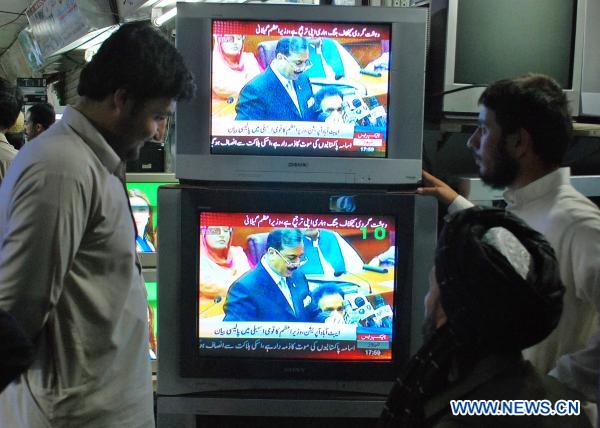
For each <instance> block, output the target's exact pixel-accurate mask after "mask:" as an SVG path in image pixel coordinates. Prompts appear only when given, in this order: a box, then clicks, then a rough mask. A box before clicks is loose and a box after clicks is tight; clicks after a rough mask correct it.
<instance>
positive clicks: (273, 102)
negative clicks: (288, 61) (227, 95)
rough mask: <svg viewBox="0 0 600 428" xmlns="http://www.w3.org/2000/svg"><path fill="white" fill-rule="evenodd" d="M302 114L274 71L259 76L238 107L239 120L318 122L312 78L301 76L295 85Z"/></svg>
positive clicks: (241, 96)
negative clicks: (314, 108) (314, 105)
mask: <svg viewBox="0 0 600 428" xmlns="http://www.w3.org/2000/svg"><path fill="white" fill-rule="evenodd" d="M294 88H295V89H296V95H297V96H298V104H299V105H300V110H301V112H298V109H297V108H296V105H295V104H294V102H293V101H292V99H291V98H290V96H289V94H288V93H287V91H286V90H285V88H284V87H283V85H282V84H281V82H280V81H279V79H278V78H277V76H276V75H275V73H274V72H273V70H272V69H271V67H270V66H269V67H267V69H266V70H265V72H264V73H262V74H260V75H258V76H256V77H255V78H254V79H252V80H251V81H250V82H248V83H247V84H246V86H244V87H243V88H242V91H241V92H240V98H239V101H238V103H237V105H236V106H235V110H236V112H237V115H236V117H235V119H236V120H295V121H302V120H303V121H314V120H316V117H315V113H314V110H313V109H312V108H311V107H313V104H314V102H315V99H314V98H313V92H312V87H311V85H310V81H309V80H308V77H306V76H305V75H304V74H301V75H300V77H298V79H297V80H296V81H295V82H294Z"/></svg>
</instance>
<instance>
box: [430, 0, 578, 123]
mask: <svg viewBox="0 0 600 428" xmlns="http://www.w3.org/2000/svg"><path fill="white" fill-rule="evenodd" d="M587 3H588V1H587V0H543V1H541V0H502V1H497V0H432V1H431V3H430V15H431V18H430V19H431V37H430V58H429V61H428V78H427V97H428V100H427V105H428V116H431V117H432V118H436V117H437V118H439V117H440V115H441V114H444V115H446V116H461V115H462V116H464V115H473V114H477V112H478V105H477V101H478V99H479V96H480V95H481V93H482V92H483V90H484V88H485V86H487V85H488V84H490V83H492V82H494V81H496V80H499V79H505V78H511V77H516V76H518V75H522V74H525V73H529V72H534V73H543V74H547V75H550V76H552V77H553V78H554V79H556V80H557V81H558V83H559V84H560V85H561V86H562V87H563V88H564V91H565V94H566V95H567V97H568V99H569V103H570V108H571V112H572V114H573V115H575V116H577V115H579V111H580V96H581V94H580V93H581V70H582V61H583V44H584V30H585V16H586V8H587ZM443 93H445V95H442V94H443Z"/></svg>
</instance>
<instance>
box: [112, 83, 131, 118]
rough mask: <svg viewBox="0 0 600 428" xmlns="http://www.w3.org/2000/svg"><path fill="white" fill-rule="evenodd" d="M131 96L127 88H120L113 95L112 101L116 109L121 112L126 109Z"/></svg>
mask: <svg viewBox="0 0 600 428" xmlns="http://www.w3.org/2000/svg"><path fill="white" fill-rule="evenodd" d="M130 98H131V97H130V96H129V93H128V92H127V89H123V88H119V89H117V90H116V91H115V92H113V95H112V103H113V105H114V107H115V109H116V110H117V111H118V112H119V113H120V112H122V111H125V106H126V105H127V102H128V101H129V99H130Z"/></svg>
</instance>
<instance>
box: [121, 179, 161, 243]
mask: <svg viewBox="0 0 600 428" xmlns="http://www.w3.org/2000/svg"><path fill="white" fill-rule="evenodd" d="M163 184H167V183H152V182H148V183H143V182H128V183H127V184H126V186H127V193H128V196H129V203H130V204H131V212H132V214H133V218H134V221H135V227H136V231H137V236H136V249H137V251H138V253H153V252H156V249H157V246H158V239H157V235H156V225H157V222H158V207H157V197H158V195H157V191H158V188H159V187H160V186H162V185H163Z"/></svg>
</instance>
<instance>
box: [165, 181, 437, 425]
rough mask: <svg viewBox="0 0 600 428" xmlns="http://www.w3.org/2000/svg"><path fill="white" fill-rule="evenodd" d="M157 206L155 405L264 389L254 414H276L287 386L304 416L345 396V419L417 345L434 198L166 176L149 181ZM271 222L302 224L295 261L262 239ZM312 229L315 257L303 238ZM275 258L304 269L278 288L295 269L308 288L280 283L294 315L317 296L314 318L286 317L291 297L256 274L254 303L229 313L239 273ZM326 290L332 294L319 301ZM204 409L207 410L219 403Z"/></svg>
mask: <svg viewBox="0 0 600 428" xmlns="http://www.w3.org/2000/svg"><path fill="white" fill-rule="evenodd" d="M159 206H160V207H161V217H160V220H159V227H160V229H161V230H170V231H171V233H169V234H167V235H163V236H162V237H161V251H160V253H159V264H160V269H159V282H160V288H159V300H160V306H159V310H160V319H159V336H160V341H159V358H160V367H159V374H158V376H159V378H158V381H159V383H158V394H159V409H160V408H161V400H162V398H161V397H163V398H165V400H166V401H169V400H168V399H169V397H170V396H179V395H185V396H186V397H190V398H191V397H193V394H196V393H197V394H200V395H202V394H204V396H205V397H206V394H208V395H210V394H218V396H222V397H225V396H227V397H230V398H235V397H238V398H243V397H246V398H253V399H258V398H261V397H262V398H264V403H262V402H261V403H262V404H261V406H262V410H261V411H262V412H264V414H265V415H267V414H269V413H270V412H271V413H270V414H272V415H273V414H280V415H281V411H282V410H281V409H279V410H274V409H273V408H270V406H271V405H270V404H268V403H269V402H270V400H269V398H271V399H272V398H274V396H273V394H276V395H277V396H278V397H279V398H280V399H283V396H284V395H285V394H293V395H294V397H295V398H294V400H299V401H295V402H296V403H300V402H303V403H304V404H305V405H306V407H305V408H303V410H300V413H301V414H298V415H296V416H315V415H316V413H312V414H311V413H310V412H322V411H323V410H324V407H325V406H324V405H323V404H322V403H321V402H319V403H320V404H319V403H315V401H314V399H315V395H314V394H320V395H319V396H322V397H326V398H324V400H338V401H336V404H335V405H334V408H335V410H332V408H331V407H330V408H329V409H328V410H326V412H331V411H334V412H339V411H340V407H338V406H343V408H344V409H346V410H347V411H348V412H349V414H352V415H354V416H357V413H359V414H360V413H361V412H365V414H361V415H360V416H361V417H374V416H377V415H378V412H380V411H381V407H380V406H381V405H382V401H383V400H384V399H385V397H386V396H387V393H388V392H389V387H390V386H391V382H392V381H393V379H394V378H395V376H397V374H398V370H399V368H400V365H401V364H402V363H403V362H405V361H406V358H407V357H408V355H409V354H410V353H411V351H413V352H414V350H416V349H417V348H418V346H419V345H420V343H421V333H420V332H421V324H422V320H423V297H424V295H425V293H426V291H427V289H428V284H427V281H428V280H427V278H428V274H429V270H430V269H431V266H432V265H433V255H434V248H435V236H436V219H437V216H436V209H435V201H432V200H430V199H429V198H417V197H415V196H414V195H405V194H398V193H387V192H377V191H366V190H365V191H363V192H360V191H358V192H353V193H352V194H346V195H344V194H339V193H336V192H332V191H330V190H311V191H308V190H304V191H300V190H288V189H286V190H252V189H249V190H243V191H242V190H239V189H233V188H216V187H211V188H197V187H192V186H169V187H162V188H161V189H160V190H159ZM167 206H168V207H169V209H168V210H165V209H164V207H167ZM281 228H287V229H300V230H301V231H302V233H304V235H305V236H304V237H303V241H302V242H303V244H302V246H303V256H301V255H299V254H296V256H297V260H296V258H294V260H291V258H292V257H291V255H290V254H288V253H287V252H286V251H284V250H280V253H277V252H276V251H274V249H273V248H270V247H269V246H268V245H267V239H268V236H269V234H270V233H273V232H274V231H275V230H277V229H281ZM316 230H318V231H319V234H318V235H317V234H316V233H315V231H316ZM315 236H318V240H317V244H318V245H317V246H318V247H319V248H320V254H319V252H318V251H317V250H316V249H315V248H316V247H315V246H314V245H313V244H309V239H310V240H312V242H313V243H314V242H315V239H317V238H315ZM342 241H343V242H342ZM335 242H337V244H334V243H335ZM225 248H228V249H229V250H228V251H223V250H224V249H225ZM335 248H337V249H335ZM341 248H344V250H342V249H341ZM344 252H345V253H344ZM265 254H268V256H265ZM279 256H281V257H282V258H283V259H285V260H283V259H282V260H281V263H284V262H285V263H287V262H290V263H291V264H293V266H292V268H293V267H297V265H299V264H300V265H301V266H300V267H298V271H300V274H299V273H298V272H295V273H294V275H293V276H292V277H291V281H290V282H289V283H288V287H289V288H298V289H303V290H305V291H306V289H304V288H303V287H305V285H304V284H305V283H304V279H302V278H306V281H307V285H306V287H307V289H308V290H309V293H308V294H307V295H306V296H304V295H303V297H302V298H298V297H297V294H296V291H292V292H291V297H290V298H291V300H292V302H293V305H294V310H293V311H294V313H296V314H298V315H297V316H300V315H299V314H301V313H303V312H302V311H303V310H306V311H308V308H309V307H310V306H311V305H313V304H314V305H317V307H318V308H320V309H321V310H322V311H323V313H324V315H325V316H324V317H321V318H305V319H303V320H298V321H296V320H290V319H284V317H282V316H281V312H280V311H281V310H283V308H287V306H285V305H287V304H288V303H289V302H285V301H284V300H283V297H282V296H281V295H278V294H277V293H275V292H272V293H271V291H273V290H272V288H273V287H268V286H267V285H266V284H263V285H262V286H261V285H259V284H256V290H255V292H256V295H257V296H262V297H257V299H258V300H259V301H260V302H261V304H260V305H258V306H259V307H260V308H261V309H260V310H258V311H254V312H253V311H250V310H246V309H243V310H242V309H240V308H241V307H245V306H246V303H247V300H245V299H244V298H242V299H240V300H238V302H237V303H238V304H240V305H241V306H238V309H236V310H235V311H234V310H233V309H232V308H233V306H234V297H232V295H234V294H236V293H234V292H233V291H232V290H233V289H234V288H235V287H239V285H236V281H239V282H240V283H241V282H244V281H245V282H247V281H249V278H254V276H253V275H254V274H257V273H258V272H259V271H260V270H261V269H263V268H262V267H261V266H263V265H262V263H264V261H263V262H261V260H264V259H263V257H271V262H272V261H273V260H275V262H273V263H278V262H279V261H280V260H279ZM321 257H323V258H325V259H326V260H327V263H323V262H322V261H321ZM357 258H358V261H356V260H357ZM209 259H210V260H209ZM340 259H341V260H340ZM290 260H291V261H290ZM299 260H302V262H301V263H300V262H298V261H299ZM215 261H217V262H218V264H219V266H216V265H215V263H214V262H215ZM340 262H342V264H340ZM327 264H329V266H327ZM269 266H272V265H269ZM288 266H289V265H288ZM319 266H320V267H319ZM263 270H264V269H263ZM263 274H264V272H263ZM219 280H221V282H224V283H225V284H224V289H225V290H222V291H221V292H217V291H215V290H217V288H218V287H217V286H216V285H215V283H216V282H217V281H219ZM221 285H223V284H221ZM271 285H273V284H271ZM326 287H329V288H331V289H335V290H337V291H336V292H334V293H332V294H336V293H337V294H336V295H335V296H332V297H331V298H327V299H324V300H323V299H322V297H323V295H325V294H324V293H321V291H323V290H324V289H325V288H326ZM268 290H271V291H268ZM319 290H320V291H319ZM237 295H238V297H239V295H240V294H239V293H238V294H237ZM261 299H262V300H261ZM277 299H279V300H280V301H279V300H277ZM279 303H281V304H279ZM263 304H264V305H263ZM274 304H275V307H274V306H273V305H274ZM229 305H231V306H229ZM290 305H291V304H290ZM302 308H304V309H302ZM327 311H329V312H327ZM333 311H336V312H337V313H336V314H334V313H333ZM232 313H233V315H234V316H232ZM242 314H243V315H242ZM332 316H333V317H334V318H336V317H337V322H334V321H333V320H331V319H330V317H332ZM392 332H393V333H392ZM274 391H280V392H279V393H275V392H274ZM324 391H327V392H324ZM282 394H283V395H282ZM367 397H370V398H367ZM361 399H362V400H364V399H366V400H367V401H368V402H369V403H370V404H364V403H363V402H361V401H360V400H361ZM303 400H304V401H303ZM306 400H308V401H311V400H312V404H311V403H308V402H307V401H306ZM166 401H165V402H166ZM359 402H360V403H361V404H357V403H359ZM207 403H208V402H200V401H198V403H197V404H195V406H196V405H198V406H204V405H205V404H207ZM227 403H229V404H228V405H231V402H230V401H228V402H227ZM207 405H208V404H207ZM315 405H317V406H322V407H323V408H320V410H318V411H317V410H316V408H315V407H314V406H315ZM210 406H212V407H211V408H210V409H209V410H207V411H208V412H209V413H210V412H215V413H214V414H219V413H218V412H220V411H222V410H221V409H218V408H217V407H216V406H217V404H215V403H214V402H212V401H211V404H210ZM362 406H367V408H368V412H366V411H365V410H364V409H365V407H362ZM369 406H372V407H369ZM294 408H295V407H294ZM171 410H173V409H171ZM240 411H241V412H242V413H243V412H244V410H242V409H240ZM255 411H257V410H255ZM167 413H169V412H167ZM175 413H177V411H175ZM337 414H339V413H337Z"/></svg>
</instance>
